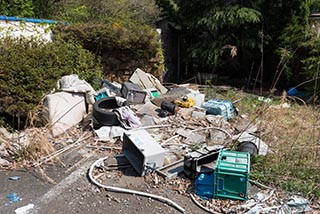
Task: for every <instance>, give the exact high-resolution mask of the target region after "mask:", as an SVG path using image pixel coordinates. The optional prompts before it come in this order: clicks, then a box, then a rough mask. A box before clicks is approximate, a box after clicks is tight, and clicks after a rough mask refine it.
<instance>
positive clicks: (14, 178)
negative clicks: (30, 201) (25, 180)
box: [8, 176, 21, 181]
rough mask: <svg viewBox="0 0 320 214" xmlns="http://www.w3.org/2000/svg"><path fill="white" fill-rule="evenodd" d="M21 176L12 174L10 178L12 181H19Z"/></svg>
mask: <svg viewBox="0 0 320 214" xmlns="http://www.w3.org/2000/svg"><path fill="white" fill-rule="evenodd" d="M20 179H21V177H20V176H12V177H9V178H8V180H11V181H18V180H20Z"/></svg>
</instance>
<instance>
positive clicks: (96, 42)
mask: <svg viewBox="0 0 320 214" xmlns="http://www.w3.org/2000/svg"><path fill="white" fill-rule="evenodd" d="M54 32H55V34H56V35H57V36H58V37H61V38H62V39H63V40H64V41H73V40H75V41H77V42H79V43H80V44H81V45H82V46H83V47H84V48H86V49H88V50H90V51H92V52H93V53H97V54H103V53H107V52H115V51H117V52H125V53H126V54H127V55H131V56H132V57H134V59H136V60H149V59H151V58H152V57H154V56H155V55H156V53H157V49H158V48H159V45H160V44H159V42H158V41H159V35H158V34H157V32H156V31H155V30H154V29H152V28H151V27H150V26H147V25H139V24H137V25H135V26H133V27H125V26H122V25H121V24H120V23H118V22H114V23H112V24H95V23H84V24H75V25H72V26H57V27H56V28H55V29H54Z"/></svg>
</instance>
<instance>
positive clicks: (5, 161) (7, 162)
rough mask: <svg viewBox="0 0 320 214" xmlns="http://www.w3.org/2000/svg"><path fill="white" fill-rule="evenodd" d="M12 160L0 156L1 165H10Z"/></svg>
mask: <svg viewBox="0 0 320 214" xmlns="http://www.w3.org/2000/svg"><path fill="white" fill-rule="evenodd" d="M9 164H10V162H9V161H7V160H5V159H2V158H0V166H9Z"/></svg>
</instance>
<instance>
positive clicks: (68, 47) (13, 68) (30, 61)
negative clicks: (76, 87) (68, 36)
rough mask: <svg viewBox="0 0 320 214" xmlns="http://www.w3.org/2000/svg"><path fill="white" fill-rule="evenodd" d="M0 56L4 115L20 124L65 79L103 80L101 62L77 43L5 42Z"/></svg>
mask: <svg viewBox="0 0 320 214" xmlns="http://www.w3.org/2000/svg"><path fill="white" fill-rule="evenodd" d="M0 53H1V54H0V106H1V107H2V109H1V111H2V113H6V114H9V115H11V116H12V117H13V118H14V117H17V118H19V119H18V121H20V118H21V119H22V120H21V122H23V119H25V118H26V116H27V114H28V112H29V111H30V110H32V109H33V108H34V107H35V106H36V105H37V104H38V103H39V101H40V100H41V98H42V97H43V96H44V95H45V94H46V93H47V92H48V91H50V90H52V89H53V88H54V87H56V82H57V80H58V79H60V78H61V77H62V76H64V75H68V74H77V75H79V78H81V79H84V80H86V81H87V82H89V83H93V82H94V80H95V79H96V78H100V77H101V70H102V68H101V65H100V62H99V59H96V58H95V56H94V55H93V54H92V53H90V52H89V51H87V50H85V49H83V48H82V47H81V46H80V45H78V44H75V43H66V42H64V41H59V40H57V41H54V42H52V43H47V44H45V43H42V42H39V41H33V40H26V39H17V40H13V39H10V38H6V39H3V40H0Z"/></svg>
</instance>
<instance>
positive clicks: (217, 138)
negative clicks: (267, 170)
mask: <svg viewBox="0 0 320 214" xmlns="http://www.w3.org/2000/svg"><path fill="white" fill-rule="evenodd" d="M130 81H131V82H125V83H123V84H119V83H111V82H109V81H108V80H104V81H103V83H102V88H101V89H100V90H99V91H98V92H95V91H94V90H93V89H92V87H91V86H90V85H88V84H87V83H86V82H85V81H81V80H79V79H78V77H77V76H76V75H70V76H65V77H63V78H62V79H61V80H59V82H58V84H59V88H60V89H61V90H62V91H63V92H58V93H55V94H50V95H48V96H47V97H46V102H45V106H47V108H48V115H49V116H48V118H49V119H50V121H51V128H52V133H53V137H54V138H56V137H58V136H59V135H60V134H62V133H64V132H66V131H67V130H69V129H70V128H71V127H72V126H75V125H77V124H79V122H80V121H81V120H82V119H83V117H84V116H85V115H87V113H88V115H87V117H88V118H90V122H91V124H90V125H91V126H88V127H89V129H90V131H89V133H88V132H84V131H82V132H83V134H81V135H78V136H80V137H78V138H77V139H65V140H63V141H61V142H58V141H57V142H56V144H55V145H59V147H58V148H59V149H57V150H56V151H54V152H51V153H49V154H48V155H47V156H45V157H42V158H39V160H38V161H36V162H34V163H33V166H34V167H39V166H41V165H42V164H44V163H47V162H49V161H51V160H53V159H55V158H57V157H59V156H60V155H62V154H63V153H68V152H70V151H74V150H78V149H80V148H81V147H82V146H85V148H91V149H92V150H90V151H89V153H87V154H83V155H82V156H81V157H80V159H77V162H76V163H74V164H73V165H72V166H71V167H70V168H69V169H67V170H66V171H65V173H69V172H70V171H71V170H74V169H75V168H78V167H79V166H80V165H81V164H83V162H84V161H86V160H88V159H89V158H90V157H92V154H93V152H100V153H102V152H106V150H116V153H117V154H118V155H117V156H115V157H117V158H119V157H121V158H122V159H124V160H125V161H126V163H125V164H123V165H121V164H119V163H120V162H118V159H117V160H116V162H115V163H113V164H105V162H104V160H106V159H107V157H105V158H100V159H98V160H97V161H96V162H95V163H93V164H92V165H91V167H90V168H89V179H90V181H91V182H92V183H94V184H95V185H97V186H98V187H101V188H105V189H107V190H108V191H114V192H120V193H129V194H134V195H140V196H144V197H149V198H152V199H156V200H159V201H162V202H164V203H167V204H169V205H170V206H172V207H174V208H176V209H177V210H179V211H180V212H184V209H183V208H182V207H180V206H179V205H178V204H176V203H175V202H173V201H171V200H169V199H168V198H165V197H162V196H157V195H154V194H151V193H149V192H140V191H135V190H131V189H127V188H118V187H112V186H107V185H104V184H102V182H100V181H101V180H102V178H103V177H107V178H109V177H110V176H111V175H109V174H108V175H106V174H105V173H106V172H107V171H110V170H119V169H123V168H126V169H127V168H131V169H132V171H133V169H134V170H135V171H136V172H137V173H138V175H139V176H144V178H145V179H146V180H147V179H150V178H152V185H155V186H156V187H158V186H161V185H168V186H171V187H170V188H172V189H174V190H176V191H177V192H178V193H179V194H186V193H187V192H188V193H190V191H191V192H192V191H194V192H195V193H196V194H197V195H193V194H192V193H190V197H191V199H192V200H193V201H194V202H195V203H196V204H197V205H198V206H199V207H201V208H202V209H203V210H205V211H207V212H210V213H230V212H236V213H237V212H241V213H259V212H260V213H261V212H271V211H279V213H287V212H288V211H290V212H294V211H299V212H300V211H301V212H305V211H308V210H309V209H311V208H310V206H309V202H308V200H306V199H304V198H302V197H299V196H292V197H291V198H289V199H288V200H287V201H276V200H274V198H275V196H274V195H275V189H272V188H269V187H266V186H264V185H263V184H259V183H257V182H254V181H251V180H250V182H251V183H252V184H253V185H254V186H258V187H259V188H263V189H264V190H260V189H258V193H257V194H255V195H252V193H250V192H249V174H250V155H249V154H248V152H250V153H251V154H253V155H255V154H259V155H267V152H268V145H267V144H266V143H265V142H263V141H262V140H261V139H260V138H259V137H257V136H258V135H256V134H255V133H257V132H258V128H257V126H255V125H254V124H251V122H250V121H249V120H248V118H247V117H246V116H239V117H236V115H237V114H236V111H235V108H234V106H233V103H232V102H231V101H227V100H217V99H212V98H209V100H208V101H206V102H205V95H204V94H202V93H200V91H199V90H198V88H197V87H196V86H195V85H188V84H187V85H178V86H174V87H171V88H170V89H169V90H168V89H166V88H165V87H164V86H163V85H161V83H160V81H159V80H157V79H156V78H155V77H153V76H152V75H150V74H147V73H145V72H143V71H142V70H141V69H137V70H136V71H135V73H134V74H133V75H132V76H131V78H130ZM119 96H122V97H119ZM149 99H150V100H149ZM259 100H261V101H262V102H268V103H269V102H271V101H272V100H268V98H259ZM87 104H93V106H92V109H90V108H88V109H87V106H86V105H87ZM57 106H58V107H57ZM280 107H281V108H287V106H286V105H281V106H280ZM91 111H92V112H91ZM230 119H232V120H230ZM92 128H93V132H94V133H95V136H92V135H91V134H90V133H91V129H92ZM129 129H130V130H129ZM0 133H1V135H0V140H1V142H4V143H1V144H0V166H3V165H8V164H10V162H9V161H8V160H10V158H12V154H14V152H12V151H18V150H19V149H22V148H24V147H26V146H27V145H29V144H30V142H31V141H32V139H31V138H30V137H29V135H28V133H22V132H21V133H20V134H11V133H8V132H7V131H6V130H3V129H0ZM91 137H92V138H94V140H91V139H90V141H92V142H91V143H89V144H86V143H84V142H85V140H87V139H89V138H91ZM119 139H120V140H119ZM232 141H237V143H238V147H239V149H240V150H241V151H245V152H246V153H243V152H236V151H228V148H231V146H234V145H233V144H234V142H232ZM159 142H161V143H159ZM231 144H232V145H231ZM223 149H226V150H223ZM11 150H12V151H11ZM87 151H88V150H87ZM120 152H121V153H120ZM119 153H120V154H119ZM39 168H40V167H39ZM40 169H41V168H40ZM94 171H95V172H96V174H94ZM152 172H156V173H152ZM117 173H118V174H119V175H120V174H121V171H117ZM159 175H160V176H159ZM108 176H109V177H108ZM185 176H187V177H188V178H186V177H185ZM111 177H112V176H111ZM162 177H163V178H162ZM19 179H20V177H19V176H13V177H10V178H9V180H19ZM183 179H185V180H183ZM164 180H165V182H163V181H164ZM190 184H191V185H190ZM193 185H194V189H193V188H190V189H189V187H191V186H193ZM136 188H138V187H136ZM198 196H200V198H199V197H198ZM107 197H108V200H113V199H112V196H107ZM8 198H9V195H8ZM10 198H12V200H16V201H19V200H22V198H20V197H18V196H17V195H16V193H12V195H11V194H10ZM204 199H205V200H204ZM219 199H225V200H219ZM229 199H231V200H229ZM10 200H11V199H10ZM115 200H116V201H118V202H120V200H119V199H115ZM150 200H151V199H150ZM233 200H234V201H233ZM238 200H239V201H238ZM32 208H33V204H29V205H27V206H25V207H21V208H18V209H17V210H18V211H17V210H16V213H23V212H27V211H24V210H29V209H32ZM19 209H20V210H19Z"/></svg>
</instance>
